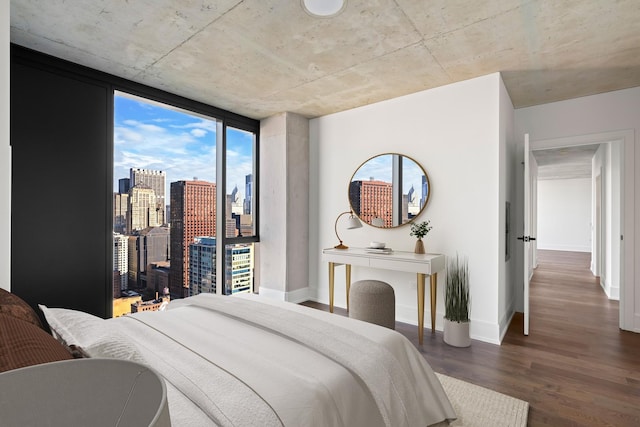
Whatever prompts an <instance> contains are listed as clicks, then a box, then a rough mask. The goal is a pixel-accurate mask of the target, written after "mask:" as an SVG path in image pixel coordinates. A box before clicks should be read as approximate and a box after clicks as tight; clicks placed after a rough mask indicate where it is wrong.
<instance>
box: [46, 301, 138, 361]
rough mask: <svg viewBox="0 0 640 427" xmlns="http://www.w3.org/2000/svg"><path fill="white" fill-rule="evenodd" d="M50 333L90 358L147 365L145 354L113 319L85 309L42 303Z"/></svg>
mask: <svg viewBox="0 0 640 427" xmlns="http://www.w3.org/2000/svg"><path fill="white" fill-rule="evenodd" d="M39 307H40V310H42V312H43V314H44V316H45V318H46V319H47V322H48V323H49V326H50V328H51V333H52V334H53V335H54V336H55V337H56V338H57V339H58V340H59V341H60V342H62V343H64V344H65V345H66V346H68V347H70V348H76V349H77V350H79V351H81V352H82V353H83V354H85V355H86V356H87V357H108V358H112V359H124V360H131V361H134V362H138V363H142V364H145V362H146V361H145V359H144V357H143V356H142V355H141V354H140V351H139V349H138V347H137V346H136V344H135V343H134V340H133V339H132V338H130V337H129V336H128V335H127V333H126V331H124V330H122V329H121V328H120V325H119V324H118V323H115V322H113V320H114V319H108V320H104V319H102V318H100V317H97V316H94V315H92V314H89V313H85V312H82V311H77V310H71V309H66V308H49V307H46V306H44V305H40V306H39Z"/></svg>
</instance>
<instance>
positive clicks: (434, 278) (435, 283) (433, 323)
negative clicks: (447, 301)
mask: <svg viewBox="0 0 640 427" xmlns="http://www.w3.org/2000/svg"><path fill="white" fill-rule="evenodd" d="M429 279H431V280H430V281H431V332H435V331H436V292H437V291H438V273H433V274H432V275H431V276H429Z"/></svg>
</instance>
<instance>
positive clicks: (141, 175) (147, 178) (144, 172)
mask: <svg viewBox="0 0 640 427" xmlns="http://www.w3.org/2000/svg"><path fill="white" fill-rule="evenodd" d="M129 181H130V182H129V186H130V188H133V187H135V186H136V185H141V184H142V185H146V186H147V187H149V188H151V189H153V191H154V192H155V195H156V201H155V203H156V205H157V206H158V208H159V209H160V210H161V211H162V214H161V215H159V217H160V218H161V219H162V222H161V223H160V224H158V225H162V224H163V223H164V222H165V221H166V217H165V213H164V206H165V204H166V203H167V201H166V199H165V192H166V185H167V173H166V172H164V171H156V170H151V169H139V168H131V169H129Z"/></svg>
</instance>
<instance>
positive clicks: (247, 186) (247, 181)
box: [243, 174, 253, 215]
mask: <svg viewBox="0 0 640 427" xmlns="http://www.w3.org/2000/svg"><path fill="white" fill-rule="evenodd" d="M252 191H253V175H252V174H249V175H246V176H245V177H244V212H243V213H244V214H245V215H251V198H252V195H251V194H252V193H251V192H252Z"/></svg>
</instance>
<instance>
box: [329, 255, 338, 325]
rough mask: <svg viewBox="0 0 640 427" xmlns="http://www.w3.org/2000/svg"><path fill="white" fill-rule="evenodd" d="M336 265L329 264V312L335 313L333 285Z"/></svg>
mask: <svg viewBox="0 0 640 427" xmlns="http://www.w3.org/2000/svg"><path fill="white" fill-rule="evenodd" d="M335 271H336V268H335V264H334V263H333V262H330V263H329V311H330V312H331V313H333V285H334V282H335V280H334V279H335Z"/></svg>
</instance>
